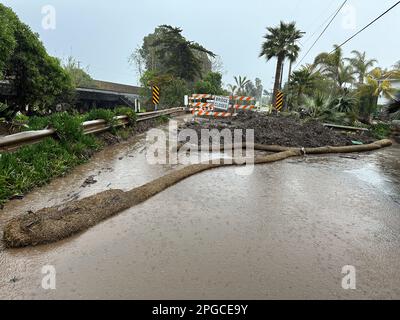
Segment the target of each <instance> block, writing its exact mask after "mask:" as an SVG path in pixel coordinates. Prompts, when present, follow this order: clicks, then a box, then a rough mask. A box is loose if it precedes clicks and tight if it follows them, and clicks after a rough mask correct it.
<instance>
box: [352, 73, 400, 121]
mask: <svg viewBox="0 0 400 320" xmlns="http://www.w3.org/2000/svg"><path fill="white" fill-rule="evenodd" d="M398 76H399V75H398V72H396V71H386V70H382V69H380V68H375V69H373V70H372V71H371V72H370V73H369V74H368V75H367V76H366V83H365V84H363V85H361V86H360V87H359V89H358V94H359V96H360V102H361V103H360V112H361V116H362V119H361V120H362V121H363V122H366V123H370V122H371V120H372V117H371V115H372V114H373V113H374V112H375V111H376V109H377V107H378V99H379V96H381V95H383V96H384V97H385V98H387V99H394V96H395V92H396V90H395V89H394V88H393V86H392V83H391V81H390V80H391V79H393V78H396V77H398Z"/></svg>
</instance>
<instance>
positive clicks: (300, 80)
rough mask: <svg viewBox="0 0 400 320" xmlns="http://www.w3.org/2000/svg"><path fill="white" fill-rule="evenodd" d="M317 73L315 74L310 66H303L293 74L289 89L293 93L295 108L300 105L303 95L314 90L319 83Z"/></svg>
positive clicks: (319, 79)
mask: <svg viewBox="0 0 400 320" xmlns="http://www.w3.org/2000/svg"><path fill="white" fill-rule="evenodd" d="M321 80H322V79H321V75H320V73H319V72H315V71H314V69H313V67H312V66H309V65H308V66H303V67H302V68H301V69H300V70H296V71H294V72H293V75H292V77H291V80H290V83H289V84H290V88H291V90H293V91H294V92H295V100H296V103H297V106H299V105H300V104H301V103H302V96H303V94H310V95H312V93H313V92H314V90H315V89H316V85H317V82H318V81H321Z"/></svg>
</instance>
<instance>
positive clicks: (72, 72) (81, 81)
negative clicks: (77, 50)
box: [64, 56, 95, 88]
mask: <svg viewBox="0 0 400 320" xmlns="http://www.w3.org/2000/svg"><path fill="white" fill-rule="evenodd" d="M64 69H65V71H67V73H68V74H69V76H70V77H71V80H72V84H73V85H74V87H75V88H78V87H84V88H87V87H89V88H93V87H94V86H95V83H94V81H93V79H92V77H91V76H90V75H89V73H88V71H87V69H88V68H86V70H85V69H83V68H82V67H81V66H80V63H79V62H78V61H77V60H76V59H75V58H73V57H71V56H70V57H68V58H67V60H66V62H65V63H64Z"/></svg>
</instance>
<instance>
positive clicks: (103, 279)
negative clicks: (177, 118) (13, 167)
mask: <svg viewBox="0 0 400 320" xmlns="http://www.w3.org/2000/svg"><path fill="white" fill-rule="evenodd" d="M145 148H146V143H145V140H144V136H141V137H138V138H137V139H136V140H134V141H130V142H129V143H125V144H122V145H119V146H115V147H110V148H107V149H106V150H104V151H102V152H100V153H99V154H97V155H96V156H95V157H94V159H93V161H91V162H90V163H89V164H85V165H83V166H81V167H79V168H77V169H76V170H74V171H73V172H72V173H71V174H70V175H68V176H67V177H65V178H61V179H57V180H55V181H53V182H52V183H51V184H50V185H48V186H46V187H43V188H40V189H38V190H36V191H35V192H32V193H31V194H29V195H28V196H27V197H26V198H25V199H23V200H17V201H13V202H10V203H9V204H7V205H6V207H5V209H4V212H3V213H2V215H1V216H0V226H1V225H4V223H5V222H6V221H7V220H8V219H9V218H10V217H12V216H14V215H16V214H19V213H21V212H26V211H28V210H33V211H34V210H37V209H40V208H42V207H43V206H52V205H54V204H58V203H62V202H64V201H65V200H67V199H73V198H82V197H86V196H88V195H91V194H94V193H97V192H99V191H103V190H106V189H108V188H113V189H114V188H122V189H124V190H128V189H131V188H133V187H135V186H139V185H142V184H144V183H146V182H148V181H150V180H153V179H154V178H157V177H159V176H162V175H163V174H165V173H166V172H168V171H170V170H174V169H175V168H176V167H174V166H150V165H148V164H147V162H146V161H145ZM399 156H400V147H399V146H394V147H392V148H388V149H384V150H380V151H377V152H372V153H366V154H360V155H345V156H338V155H329V156H322V157H306V158H294V159H289V160H286V161H283V162H279V163H274V164H271V165H261V166H257V167H256V168H255V169H254V173H253V174H252V175H249V176H239V175H237V174H236V173H235V170H232V168H223V169H217V170H214V171H209V172H205V173H203V174H200V175H197V176H194V177H191V178H189V179H187V180H185V181H183V182H181V183H179V184H178V185H176V186H174V187H172V188H170V189H168V190H166V191H165V192H162V193H161V194H159V195H157V196H155V197H154V198H152V199H150V200H149V201H147V202H145V203H143V204H141V205H139V206H137V207H134V208H131V209H130V210H127V211H125V212H123V213H121V214H120V215H118V216H116V217H114V218H112V219H109V220H107V221H105V222H104V223H102V224H100V225H98V226H96V227H94V228H92V229H91V230H89V231H87V232H84V233H83V234H80V235H77V236H75V237H73V238H71V239H67V240H65V241H62V242H60V243H57V244H53V245H48V246H41V247H37V248H26V249H22V250H0V297H1V298H28V299H29V298H61V299H64V298H133V299H135V298H140V299H142V298H144V299H150V298H151V299H188V298H193V299H202V298H210V299H229V298H232V299H267V298H288V299H291V298H316V299H325V298H327V299H334V298H353V299H359V298H360V299H364V298H400V289H399V288H400V275H399V271H398V270H400V162H399ZM91 175H94V176H95V177H94V179H95V180H97V183H95V184H92V185H89V186H87V187H86V188H81V185H82V183H83V182H84V180H85V179H86V178H87V177H89V176H91ZM44 265H54V266H55V267H56V270H57V289H56V290H54V291H45V290H43V289H41V287H40V283H41V279H42V276H43V275H42V274H41V268H42V266H44ZM345 265H354V266H355V267H356V269H357V290H355V291H345V290H343V289H342V288H341V278H342V275H341V270H342V267H343V266H345Z"/></svg>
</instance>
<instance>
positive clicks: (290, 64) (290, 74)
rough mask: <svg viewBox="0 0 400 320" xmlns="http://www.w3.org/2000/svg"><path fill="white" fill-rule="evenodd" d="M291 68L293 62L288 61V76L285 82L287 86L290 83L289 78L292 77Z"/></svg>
mask: <svg viewBox="0 0 400 320" xmlns="http://www.w3.org/2000/svg"><path fill="white" fill-rule="evenodd" d="M292 66H293V62H292V60H290V63H289V74H288V80H287V82H288V84H289V83H290V78H291V76H292Z"/></svg>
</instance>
